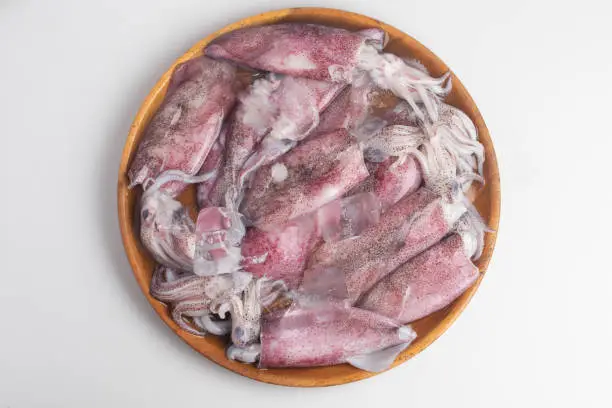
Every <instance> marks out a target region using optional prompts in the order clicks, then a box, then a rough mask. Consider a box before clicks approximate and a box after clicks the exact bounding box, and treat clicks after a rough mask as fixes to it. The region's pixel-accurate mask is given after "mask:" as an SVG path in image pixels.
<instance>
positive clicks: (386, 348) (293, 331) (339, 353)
mask: <svg viewBox="0 0 612 408" xmlns="http://www.w3.org/2000/svg"><path fill="white" fill-rule="evenodd" d="M415 337H416V333H415V332H414V331H413V330H412V329H411V328H410V327H404V326H400V325H399V324H398V323H397V322H395V321H394V320H391V319H389V318H387V317H384V316H381V315H378V314H376V313H372V312H369V311H366V310H361V309H357V308H353V307H350V306H348V305H346V304H345V303H342V302H335V301H324V302H322V303H320V304H316V305H294V306H292V307H290V308H289V309H288V310H282V311H278V312H272V313H269V314H267V315H265V316H264V320H263V324H262V330H261V346H260V349H261V354H260V355H259V366H260V367H262V368H268V367H316V366H329V365H334V364H341V363H350V364H353V365H355V366H357V367H359V368H362V369H365V370H369V371H383V370H385V369H387V368H389V366H390V365H391V364H392V363H393V361H394V360H395V357H396V356H397V355H398V354H399V353H400V352H401V351H402V350H404V349H405V348H406V347H408V345H409V344H410V343H411V342H412V340H414V338H415ZM255 350H256V349H255ZM251 351H253V350H251ZM228 355H230V357H234V358H236V357H242V356H244V357H248V360H247V361H253V360H254V359H255V358H254V357H255V356H254V355H253V353H251V355H250V356H249V355H248V353H245V352H242V353H238V352H237V350H236V349H233V350H231V351H229V352H228Z"/></svg>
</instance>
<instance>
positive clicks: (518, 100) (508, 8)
mask: <svg viewBox="0 0 612 408" xmlns="http://www.w3.org/2000/svg"><path fill="white" fill-rule="evenodd" d="M560 3H561V2H557V1H550V2H545V1H527V0H513V1H504V2H492V1H485V0H481V1H478V0H462V1H447V2H442V1H433V0H428V1H407V0H402V1H397V2H392V1H388V0H387V1H383V0H377V1H366V0H362V1H358V0H354V1H349V0H346V1H341V0H329V1H326V2H312V1H301V2H298V1H286V0H275V1H273V0H269V1H265V0H244V1H229V0H221V1H212V0H193V1H168V0H160V1H152V0H146V1H145V0H143V1H123V0H113V1H109V0H106V1H96V2H85V1H72V2H71V1H59V0H58V1H42V0H41V1H26V0H0V140H1V144H0V146H1V147H0V197H1V199H0V408H6V407H10V408H27V407H124V406H125V407H137V406H147V407H206V406H219V407H222V406H224V407H246V406H248V407H249V408H255V407H273V406H279V407H281V406H282V407H292V408H294V407H295V408H299V407H313V406H316V407H320V408H324V407H379V406H380V407H383V406H394V407H397V406H403V407H428V408H431V407H457V408H459V407H470V408H474V407H496V408H497V407H528V406H529V407H530V406H547V407H548V406H554V407H581V408H582V407H610V406H612V398H611V397H610V381H611V380H610V379H611V378H612V362H611V360H612V351H611V348H612V328H611V323H612V318H611V317H610V312H611V311H612V294H611V292H612V277H611V276H612V262H611V257H610V256H611V255H612V245H611V244H612V239H610V230H612V220H611V219H610V212H611V210H612V193H611V176H612V172H611V171H610V167H611V165H612V157H610V156H611V155H610V148H612V132H611V129H610V124H611V122H610V119H611V117H612V111H611V106H610V102H609V101H610V98H609V95H610V94H611V91H612V56H611V51H610V50H611V48H610V42H609V41H610V38H612V24H611V23H610V17H611V15H612V11H611V10H610V7H609V6H608V5H606V3H609V2H606V1H600V2H595V1H592V0H582V1H577V2H568V5H562V4H560ZM296 5H324V6H327V7H336V8H344V9H349V10H352V11H356V12H359V13H362V14H367V15H370V16H372V17H375V18H377V19H380V20H383V21H385V22H388V23H390V24H392V25H395V26H396V27H398V28H400V29H402V30H403V31H405V32H407V33H409V34H411V35H413V36H414V37H416V38H417V39H418V40H420V41H421V42H422V43H424V44H425V45H427V46H428V47H429V48H430V49H432V50H433V51H434V52H435V53H436V54H437V55H439V56H440V57H441V58H442V59H443V60H444V61H445V62H446V63H447V64H448V65H449V66H451V67H452V68H453V70H454V71H455V73H456V74H457V75H458V76H459V77H460V78H461V80H462V81H463V83H464V84H465V85H466V87H467V88H468V89H469V91H470V93H471V94H472V96H473V97H474V99H475V100H476V102H477V104H478V106H479V107H480V110H481V112H482V114H483V116H484V118H485V120H486V121H487V124H488V126H489V129H490V131H491V134H492V136H493V139H494V142H495V147H496V149H497V154H498V158H499V162H500V166H501V169H500V170H501V177H502V195H503V197H502V219H501V226H500V231H499V239H498V244H497V248H496V250H495V254H494V257H493V261H492V263H491V265H490V268H489V271H488V274H487V276H486V278H485V280H484V282H483V284H482V286H481V288H480V290H479V291H478V293H477V294H476V296H475V298H474V299H473V301H472V303H471V304H470V305H469V307H468V308H467V310H466V311H465V313H464V314H463V315H462V316H461V317H460V318H459V320H458V321H457V322H456V324H455V325H454V326H453V327H452V328H451V329H450V330H449V331H448V332H447V333H446V334H445V335H444V336H443V337H442V338H441V339H440V340H439V341H437V342H436V343H435V344H434V345H432V346H431V347H430V348H429V349H427V350H426V351H425V352H424V353H422V354H421V355H419V356H418V357H416V358H414V359H413V360H411V361H410V362H408V363H407V364H405V365H403V366H402V367H399V368H396V369H394V370H392V371H390V372H388V373H385V374H383V375H380V376H377V377H375V378H373V379H370V380H366V381H363V382H358V383H355V384H351V385H346V386H342V387H332V388H327V389H289V388H282V387H276V386H270V385H265V384H260V383H256V382H254V381H252V380H249V379H245V378H242V377H240V376H238V375H235V374H233V373H231V372H229V371H226V370H224V369H222V368H219V367H217V366H215V365H214V364H212V363H210V362H209V361H208V360H206V359H204V358H202V357H200V356H199V355H198V354H196V353H195V352H194V351H192V350H191V349H190V348H189V347H188V346H187V345H185V344H183V343H182V342H181V341H180V340H179V339H178V338H177V337H176V336H174V335H173V334H172V333H171V331H170V330H169V329H168V328H167V327H166V326H165V325H164V324H163V323H162V322H161V321H160V320H159V319H158V318H157V317H156V315H155V314H154V312H153V310H152V309H151V308H150V307H149V305H148V303H147V302H146V301H145V299H144V297H143V296H142V295H141V293H140V291H139V289H138V287H137V285H136V282H135V281H134V279H133V277H132V274H131V270H130V267H129V265H128V262H127V260H126V257H125V255H124V252H123V248H122V244H121V241H120V235H119V230H118V226H117V215H116V201H115V186H116V179H117V170H118V166H119V158H120V155H121V151H122V148H123V143H124V140H125V137H126V134H127V131H128V128H129V126H130V123H131V120H132V118H133V116H134V115H135V113H136V111H137V109H138V107H139V105H140V103H141V101H142V100H143V98H144V97H145V96H146V94H147V93H148V91H149V89H150V88H151V87H152V86H153V84H154V83H155V82H156V80H157V79H158V77H159V76H160V75H161V74H162V73H163V72H164V71H165V70H166V69H167V67H168V66H169V65H170V64H171V63H172V62H173V60H174V59H175V58H176V57H178V56H179V55H181V54H182V53H183V52H184V51H185V50H187V49H188V48H189V47H190V46H191V45H193V44H194V43H195V42H196V41H197V40H199V39H200V38H202V37H204V36H205V35H206V34H208V33H210V32H212V31H214V30H217V29H218V28H220V27H222V26H224V25H226V24H228V23H230V22H233V21H235V20H237V19H240V18H243V17H246V16H249V15H252V14H257V13H260V12H263V11H267V10H271V9H278V8H283V7H290V6H296ZM296 397H297V398H296Z"/></svg>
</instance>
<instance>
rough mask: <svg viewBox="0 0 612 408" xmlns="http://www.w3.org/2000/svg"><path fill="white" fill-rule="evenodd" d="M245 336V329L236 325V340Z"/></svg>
mask: <svg viewBox="0 0 612 408" xmlns="http://www.w3.org/2000/svg"><path fill="white" fill-rule="evenodd" d="M243 336H244V330H243V329H242V327H236V328H235V329H234V337H235V339H236V340H242V337H243Z"/></svg>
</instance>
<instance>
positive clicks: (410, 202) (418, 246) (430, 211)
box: [303, 188, 466, 302]
mask: <svg viewBox="0 0 612 408" xmlns="http://www.w3.org/2000/svg"><path fill="white" fill-rule="evenodd" d="M465 211H466V207H465V205H464V204H463V203H462V202H461V201H459V202H453V203H448V202H446V201H445V200H443V199H442V198H440V197H439V196H437V195H436V194H434V193H432V192H430V191H429V190H427V189H424V188H421V189H419V190H418V191H416V192H415V193H413V194H411V195H409V196H407V197H405V198H403V199H402V200H400V201H399V202H398V203H397V204H395V205H394V206H393V207H391V208H390V209H389V210H387V211H386V212H385V213H383V215H382V216H381V218H380V222H379V223H378V224H376V225H374V226H372V227H370V228H368V229H367V230H365V231H363V232H362V233H361V235H360V236H358V237H355V238H354V239H351V240H344V241H339V242H327V243H325V244H323V245H322V246H320V247H319V248H318V249H317V250H316V251H315V252H314V253H313V254H312V255H311V257H310V259H309V261H308V267H307V269H306V271H305V272H304V278H303V279H304V282H306V281H308V282H309V284H310V285H312V282H313V281H317V280H321V279H328V277H329V276H330V274H333V273H336V274H340V275H341V276H343V277H344V279H345V283H346V291H347V294H348V298H349V300H350V301H351V302H356V301H357V300H358V298H359V297H360V296H361V295H362V294H363V293H365V292H366V291H367V290H369V289H370V288H371V287H372V286H373V285H374V284H375V283H376V282H377V281H379V280H380V279H382V278H383V277H385V276H386V275H388V274H389V273H391V272H392V271H393V270H395V269H396V268H397V267H398V266H400V265H402V264H403V263H405V262H406V261H408V260H409V259H410V258H412V257H413V256H415V255H417V254H418V253H420V252H422V251H423V250H425V249H427V248H429V247H430V246H432V245H433V244H435V243H437V242H439V241H440V240H441V239H442V238H443V237H444V236H445V235H446V234H448V233H449V231H451V229H452V227H453V226H454V224H455V223H456V221H457V220H458V219H459V217H461V215H462V214H463V213H465ZM303 284H304V283H303Z"/></svg>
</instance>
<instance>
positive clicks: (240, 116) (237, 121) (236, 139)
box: [209, 75, 343, 205]
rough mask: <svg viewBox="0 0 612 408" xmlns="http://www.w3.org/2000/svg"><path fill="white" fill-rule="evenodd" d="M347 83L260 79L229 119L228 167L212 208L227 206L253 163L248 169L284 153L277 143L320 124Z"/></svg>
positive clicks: (214, 190) (216, 187)
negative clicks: (228, 194)
mask: <svg viewBox="0 0 612 408" xmlns="http://www.w3.org/2000/svg"><path fill="white" fill-rule="evenodd" d="M342 88H343V85H339V84H332V83H326V82H321V81H316V80H310V79H306V78H293V77H289V76H285V77H279V76H275V75H270V76H268V77H267V78H262V79H258V80H256V81H255V82H254V83H253V85H252V86H251V87H250V89H249V91H248V92H246V93H244V94H243V95H242V96H241V97H240V103H239V105H238V107H237V108H236V110H235V112H234V114H233V115H232V116H231V117H230V121H229V132H228V135H227V140H226V150H225V154H224V164H223V166H222V168H221V170H220V175H219V178H218V180H217V182H216V183H215V185H214V187H213V188H212V191H211V192H210V195H209V201H210V202H211V203H212V205H227V204H228V203H225V202H224V199H225V194H226V192H227V191H228V189H229V188H230V186H238V185H239V184H240V183H241V180H240V178H241V174H242V172H243V168H244V166H245V164H247V160H248V159H249V158H250V159H249V161H248V167H249V171H254V170H255V169H256V168H257V167H259V166H261V165H264V164H266V163H269V162H271V161H273V160H274V159H276V158H277V157H278V156H279V155H280V154H282V153H284V152H280V153H279V152H277V151H276V149H275V147H276V146H275V143H278V144H282V141H283V140H290V141H299V140H301V139H303V138H305V137H307V136H308V135H309V134H310V133H311V131H312V130H313V129H314V127H316V125H317V124H318V123H319V113H320V112H321V111H323V110H324V109H325V108H326V107H327V105H328V104H329V103H330V102H331V101H332V100H333V99H334V98H335V97H336V95H337V94H338V93H339V92H340V90H341V89H342Z"/></svg>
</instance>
